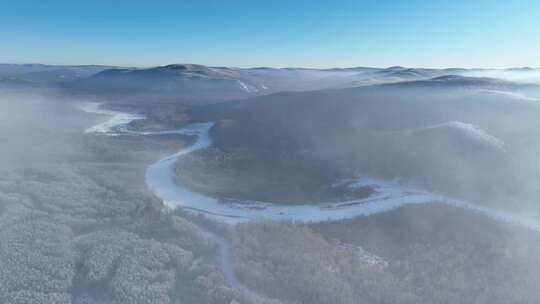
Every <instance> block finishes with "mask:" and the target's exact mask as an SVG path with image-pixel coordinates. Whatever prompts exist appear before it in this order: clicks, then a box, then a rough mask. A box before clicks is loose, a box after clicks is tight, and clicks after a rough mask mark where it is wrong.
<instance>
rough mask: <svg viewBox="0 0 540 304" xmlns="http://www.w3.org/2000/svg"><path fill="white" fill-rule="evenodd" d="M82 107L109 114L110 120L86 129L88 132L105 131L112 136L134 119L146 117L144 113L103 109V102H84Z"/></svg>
mask: <svg viewBox="0 0 540 304" xmlns="http://www.w3.org/2000/svg"><path fill="white" fill-rule="evenodd" d="M80 109H81V110H83V111H84V112H87V113H92V114H99V115H106V116H109V119H108V120H106V121H104V122H102V123H99V124H97V125H95V126H92V127H89V128H87V129H86V130H84V131H85V132H86V133H103V134H106V135H111V136H114V135H118V134H116V132H115V129H116V128H118V127H124V126H126V125H127V124H129V123H130V122H132V121H134V120H137V119H144V118H145V117H144V115H141V114H134V113H123V112H118V111H113V110H107V109H103V108H101V104H100V103H97V102H87V103H83V104H82V105H81V106H80Z"/></svg>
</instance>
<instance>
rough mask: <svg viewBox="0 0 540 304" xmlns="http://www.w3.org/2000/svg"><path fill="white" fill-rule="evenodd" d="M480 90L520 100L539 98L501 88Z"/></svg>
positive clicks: (484, 92)
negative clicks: (501, 89)
mask: <svg viewBox="0 0 540 304" xmlns="http://www.w3.org/2000/svg"><path fill="white" fill-rule="evenodd" d="M479 92H480V93H482V94H488V95H496V96H502V97H508V98H511V99H515V100H520V101H537V100H538V99H536V98H534V97H529V96H526V95H524V94H521V93H516V92H508V91H499V90H480V91H479Z"/></svg>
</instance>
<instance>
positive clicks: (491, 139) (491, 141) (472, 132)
mask: <svg viewBox="0 0 540 304" xmlns="http://www.w3.org/2000/svg"><path fill="white" fill-rule="evenodd" d="M445 128H447V129H455V130H460V131H463V133H464V134H466V135H468V136H470V137H471V138H474V139H476V140H478V141H480V142H484V143H486V144H488V145H491V146H493V147H495V148H496V149H498V150H501V151H504V142H503V141H502V140H501V139H499V138H497V137H495V136H493V135H491V134H489V133H488V132H486V131H485V130H483V129H481V128H479V127H477V126H475V125H473V124H470V123H466V122H462V121H448V122H443V123H440V124H435V125H431V126H427V127H420V128H415V129H409V130H403V131H394V132H392V133H403V134H414V133H417V132H420V131H426V130H434V129H445Z"/></svg>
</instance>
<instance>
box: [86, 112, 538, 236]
mask: <svg viewBox="0 0 540 304" xmlns="http://www.w3.org/2000/svg"><path fill="white" fill-rule="evenodd" d="M82 109H83V110H84V111H86V112H91V113H96V114H105V115H110V116H111V118H110V119H109V120H108V121H106V122H103V123H101V124H98V125H96V126H94V127H91V128H89V129H87V130H86V131H87V132H96V133H104V134H107V135H122V134H131V135H163V134H183V135H192V136H196V141H195V143H194V144H193V145H191V146H190V147H188V148H185V149H183V150H181V151H178V152H177V153H175V154H173V155H170V156H168V157H166V158H163V159H161V160H159V161H158V162H156V163H154V164H152V165H151V166H150V167H149V168H148V169H147V171H146V183H147V185H148V187H149V189H150V190H151V191H152V192H153V193H155V194H156V195H157V196H158V197H159V198H161V199H162V200H163V202H164V204H165V205H166V206H168V207H170V208H177V207H182V208H185V209H186V210H191V211H193V212H196V213H203V214H205V215H207V216H208V217H211V218H214V219H216V220H219V221H222V222H226V223H230V224H235V223H239V222H243V221H248V220H254V219H272V220H292V221H298V222H321V221H332V220H341V219H347V218H353V217H356V216H367V215H372V214H377V213H381V212H386V211H390V210H393V209H395V208H399V207H402V206H405V205H410V204H422V203H434V204H435V203H441V204H449V205H454V206H457V207H461V208H466V209H469V210H471V211H473V212H479V213H481V214H484V215H486V216H489V217H491V218H494V219H496V220H500V221H504V222H508V223H512V224H516V225H521V226H525V227H527V228H530V229H533V230H536V231H540V220H538V219H534V218H528V217H525V216H522V215H517V214H511V213H509V212H505V211H501V210H496V209H492V208H488V207H483V206H480V205H476V204H473V203H470V202H466V201H462V200H457V199H453V198H449V197H446V196H443V195H439V194H434V193H430V192H426V191H422V190H418V189H415V188H412V187H407V186H403V185H400V184H399V183H395V182H387V181H381V180H376V179H371V178H360V179H359V180H358V181H357V183H356V186H371V187H373V188H374V189H375V190H376V193H375V194H374V195H372V196H370V197H369V198H365V199H358V200H351V201H343V202H329V203H317V204H310V203H309V202H306V204H303V205H282V204H275V203H271V202H258V201H243V200H220V199H216V198H212V197H208V196H205V195H202V194H200V193H195V192H193V191H191V190H189V189H187V188H186V187H183V186H182V185H180V184H178V183H177V182H176V178H175V172H174V167H175V162H176V160H177V159H178V158H179V157H182V156H183V155H186V154H189V153H191V152H193V151H196V150H199V149H204V148H207V147H209V146H210V145H211V144H212V141H211V138H210V136H209V130H210V128H211V127H212V126H213V123H211V122H209V123H198V124H192V125H189V126H187V127H184V128H180V129H176V130H166V131H157V132H137V131H130V130H128V129H127V128H126V125H127V124H129V122H131V121H133V120H136V119H143V118H144V116H142V115H139V114H126V113H121V112H116V111H110V110H102V109H100V108H99V107H98V106H95V105H92V106H88V105H87V106H85V107H83V108H82Z"/></svg>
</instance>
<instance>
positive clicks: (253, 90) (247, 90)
mask: <svg viewBox="0 0 540 304" xmlns="http://www.w3.org/2000/svg"><path fill="white" fill-rule="evenodd" d="M237 81H238V84H239V85H240V88H242V90H244V91H246V92H247V93H257V92H259V90H257V89H256V88H251V87H249V86H247V85H246V84H245V83H243V82H242V81H240V80H237Z"/></svg>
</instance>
